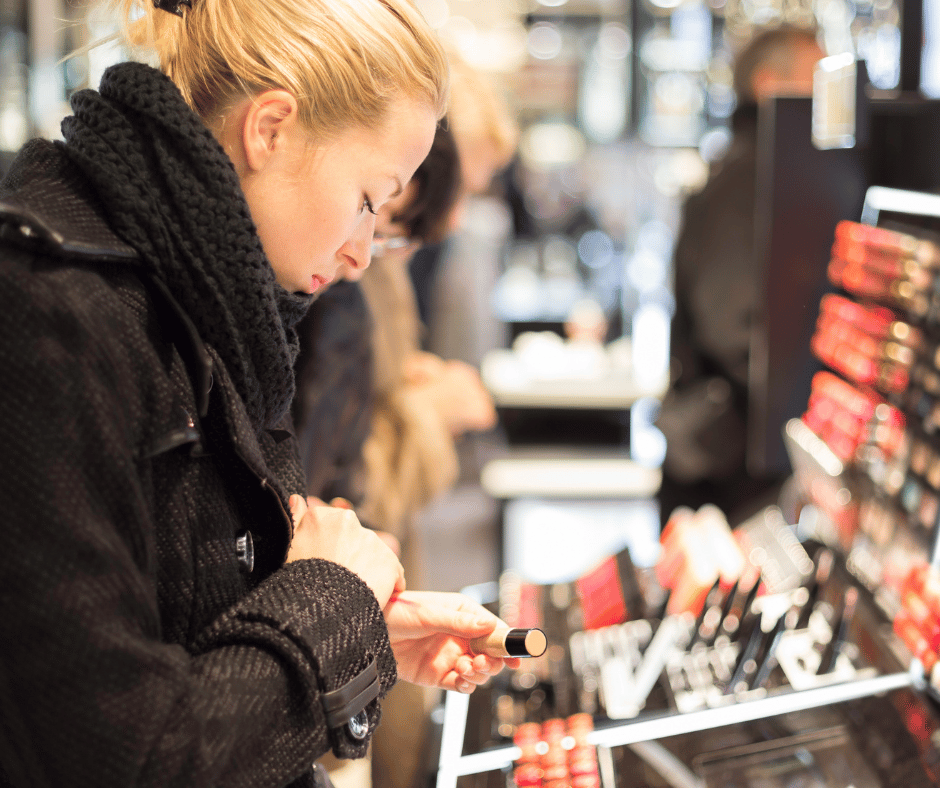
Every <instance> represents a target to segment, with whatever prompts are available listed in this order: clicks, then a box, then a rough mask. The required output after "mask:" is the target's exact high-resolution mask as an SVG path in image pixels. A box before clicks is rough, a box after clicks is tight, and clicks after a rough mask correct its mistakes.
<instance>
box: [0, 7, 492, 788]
mask: <svg viewBox="0 0 940 788" xmlns="http://www.w3.org/2000/svg"><path fill="white" fill-rule="evenodd" d="M157 2H158V4H159V6H160V7H153V6H150V5H149V4H147V3H144V4H143V5H141V6H139V7H137V6H136V5H135V4H134V2H133V0H124V6H125V7H124V9H123V10H124V14H125V18H126V19H128V20H130V19H134V20H135V21H134V22H128V26H127V30H128V35H129V37H130V39H131V40H132V41H133V42H134V43H136V44H140V45H144V46H149V47H151V48H152V49H155V50H156V52H157V55H158V59H159V62H160V69H159V70H157V69H153V68H150V67H148V66H145V65H142V64H139V63H128V64H122V65H120V66H116V67H114V68H112V69H110V70H109V71H108V72H107V73H106V74H105V76H104V78H103V80H102V83H101V86H100V89H99V90H98V91H91V90H87V91H82V92H80V93H78V94H77V95H76V96H75V97H74V99H73V102H72V107H73V111H74V114H73V115H72V116H70V117H69V118H67V119H66V120H65V121H64V123H63V133H64V137H65V139H64V142H61V143H51V142H47V141H41V140H37V141H33V142H32V143H30V144H28V145H27V146H26V148H24V150H23V151H22V152H21V154H20V156H19V157H18V159H17V160H16V162H15V163H14V165H13V167H12V168H11V171H10V173H9V174H8V177H7V178H6V180H5V181H4V182H3V183H2V184H0V369H2V379H3V386H0V412H2V413H3V419H2V421H0V446H2V449H0V458H2V459H0V462H2V465H0V467H2V472H3V481H2V483H0V510H2V511H3V513H4V527H5V540H6V545H5V549H4V568H3V573H2V577H0V598H2V601H3V603H4V615H3V617H2V624H0V628H2V629H0V640H2V642H3V648H2V649H0V708H2V713H3V717H2V718H3V722H4V731H3V746H2V747H0V783H2V784H12V785H68V786H91V785H94V786H101V785H113V786H122V788H126V787H127V786H139V785H146V786H159V785H186V786H215V785H225V786H240V785H244V786H252V787H253V788H258V787H259V786H283V785H288V784H290V785H312V784H314V781H315V777H314V773H313V772H312V769H311V764H312V763H313V761H314V759H315V758H317V757H319V756H320V755H322V754H323V753H325V752H326V751H328V750H332V751H333V752H334V753H335V754H337V755H339V756H341V757H357V756H361V755H363V754H364V753H365V751H366V748H367V746H368V742H369V738H370V736H371V733H372V730H373V729H374V727H375V725H376V724H377V722H378V718H379V713H380V712H379V698H380V697H381V696H382V695H384V693H385V692H387V690H388V689H389V688H390V686H391V685H392V684H393V683H394V681H395V679H396V673H397V675H398V676H400V677H403V678H405V679H408V680H410V681H415V682H419V683H423V684H429V685H433V686H439V687H445V688H449V689H458V690H462V691H464V692H470V691H472V689H473V687H474V686H475V685H476V684H479V683H482V682H483V681H485V680H486V678H487V677H488V676H489V675H490V674H493V673H495V672H497V671H498V670H499V669H500V668H501V667H503V665H504V664H505V663H504V661H502V660H497V659H490V658H487V657H483V656H477V657H474V656H473V655H472V654H471V653H470V652H469V649H468V643H467V641H468V639H469V638H472V637H475V636H478V635H480V634H485V633H488V632H490V631H492V629H493V628H494V627H495V626H496V624H497V620H496V619H495V617H493V616H492V615H491V614H489V613H487V612H486V611H484V610H483V609H482V608H479V607H478V606H475V605H473V604H471V603H470V602H469V601H467V600H465V599H463V598H462V597H459V596H457V595H431V594H421V593H418V592H411V591H406V590H405V581H404V577H403V573H402V569H401V565H400V564H399V562H398V560H397V558H396V557H395V555H394V554H393V553H392V552H391V551H390V550H389V549H388V548H387V547H386V546H385V545H384V544H383V543H382V542H381V540H379V539H378V537H376V536H375V534H374V533H373V532H370V531H367V530H365V529H363V528H362V527H361V526H360V524H359V523H358V521H357V520H356V518H355V516H354V515H353V514H352V513H351V512H348V511H344V510H338V509H332V508H330V507H325V506H322V505H320V504H319V502H318V501H316V500H313V499H311V500H309V501H305V500H304V499H303V498H302V497H301V496H299V495H295V494H292V493H295V492H299V491H302V490H303V479H302V476H301V474H300V473H299V467H298V463H297V461H296V451H295V447H294V443H293V439H292V438H291V435H290V431H289V429H288V424H289V422H288V419H287V416H288V407H289V404H290V400H291V397H292V395H293V390H294V383H293V378H292V375H291V363H292V360H293V356H294V352H295V346H296V336H295V333H294V328H293V327H294V325H295V323H296V321H297V320H298V319H299V318H300V317H301V316H302V314H303V312H304V311H305V309H306V308H307V306H309V303H310V301H311V300H312V298H313V297H314V296H315V295H316V293H317V292H318V291H319V290H321V289H322V288H323V287H325V286H326V285H327V283H328V282H329V281H330V280H331V279H332V278H333V277H334V276H335V275H336V272H337V270H338V269H339V268H340V267H341V266H347V267H352V268H364V267H365V266H367V265H368V264H369V254H370V244H371V242H372V234H373V229H374V222H375V212H376V211H377V210H378V209H379V207H380V206H381V205H383V204H384V203H385V202H387V201H389V200H391V199H393V198H394V197H395V196H396V195H397V194H399V193H400V192H401V191H402V190H403V189H404V188H405V187H406V185H407V183H408V181H409V179H410V178H411V175H412V173H413V172H414V171H415V169H416V168H417V166H418V164H419V163H420V162H421V160H422V159H423V158H424V156H425V154H426V153H427V151H428V148H429V147H430V145H431V140H432V136H433V134H434V127H435V123H436V121H437V118H438V117H439V116H440V115H441V113H442V109H443V106H444V102H445V99H446V90H447V85H446V81H447V77H446V66H445V61H444V58H443V56H442V54H441V52H440V49H439V47H438V44H437V43H436V41H435V40H434V38H433V36H432V34H431V33H430V31H429V30H428V28H427V27H426V25H425V23H424V22H423V20H422V19H421V17H420V16H419V15H418V14H417V13H416V11H415V10H414V9H413V7H412V6H411V4H410V3H409V2H407V0H272V2H264V3H254V2H248V0H192V2H191V5H190V4H189V3H185V4H179V5H177V4H175V3H174V2H173V0H157ZM396 662H397V670H396Z"/></svg>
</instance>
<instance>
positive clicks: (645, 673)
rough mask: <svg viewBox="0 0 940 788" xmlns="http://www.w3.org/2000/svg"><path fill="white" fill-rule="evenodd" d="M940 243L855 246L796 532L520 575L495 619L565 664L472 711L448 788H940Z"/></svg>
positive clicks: (833, 265) (840, 241) (732, 535)
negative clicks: (536, 636)
mask: <svg viewBox="0 0 940 788" xmlns="http://www.w3.org/2000/svg"><path fill="white" fill-rule="evenodd" d="M934 231H936V232H934ZM937 239H940V220H937V221H935V222H934V224H933V225H931V226H930V228H927V227H926V225H925V227H924V228H922V229H918V227H915V226H907V225H904V226H902V225H901V224H900V223H898V222H895V223H894V224H893V225H892V227H890V228H886V227H872V226H868V225H864V224H859V223H855V222H842V223H840V224H839V225H838V228H837V230H836V233H835V239H834V243H833V247H832V256H831V261H830V264H829V267H828V276H829V280H830V282H831V283H832V284H833V285H834V287H835V288H836V289H837V292H831V293H827V294H826V295H824V296H823V297H822V299H821V301H820V304H819V314H818V318H817V320H816V323H815V330H814V333H813V335H812V339H811V340H810V345H811V350H812V352H813V354H814V355H815V356H816V357H817V358H818V359H819V361H820V362H822V365H823V366H824V368H823V369H821V370H819V371H817V372H816V373H815V374H814V375H813V378H812V384H811V388H810V394H809V398H808V401H807V403H806V409H805V412H804V413H803V414H802V416H801V417H800V418H799V419H793V420H791V421H790V422H789V423H787V425H786V428H785V444H786V448H787V450H788V452H789V454H790V459H791V465H792V468H793V474H794V475H793V480H792V483H793V494H792V499H793V500H795V501H798V505H795V506H791V509H792V510H791V511H789V512H788V513H787V514H785V513H784V512H785V510H786V506H787V504H786V503H785V501H784V497H783V496H781V507H783V508H778V507H776V506H769V507H766V508H764V509H762V510H760V511H759V512H757V513H756V514H754V515H753V516H751V517H750V518H749V519H747V520H745V521H744V522H742V523H740V524H739V525H736V527H734V528H731V527H730V525H729V522H728V520H727V519H726V518H725V516H724V514H723V513H722V512H721V511H720V510H719V509H718V508H717V507H716V506H713V505H709V504H707V505H704V506H701V507H700V508H698V509H697V510H693V509H692V508H686V507H679V508H677V509H676V510H675V511H673V512H672V513H671V514H670V516H669V518H668V520H667V522H666V525H665V526H664V528H663V530H662V533H661V536H660V545H659V547H660V553H659V556H658V559H657V560H656V561H655V564H654V565H652V566H637V565H636V564H635V563H634V561H633V560H632V559H631V556H630V553H629V551H627V550H624V551H621V552H620V553H618V554H617V555H615V556H611V557H610V558H608V559H606V560H605V561H602V562H600V563H599V564H598V565H597V566H595V567H593V568H592V569H590V570H589V571H587V572H585V573H584V574H583V575H582V576H581V577H578V578H577V579H574V580H571V581H570V582H564V583H556V584H554V585H544V586H539V585H534V584H531V583H527V582H526V581H525V580H524V579H522V578H520V577H518V576H516V575H513V574H511V573H507V574H504V575H503V577H502V578H501V579H500V582H499V583H498V599H495V600H493V601H492V603H491V604H492V607H493V609H494V610H495V611H497V612H498V613H499V615H500V617H501V618H502V619H503V620H504V621H505V622H506V623H507V625H508V626H509V627H511V628H520V629H531V628H538V629H539V630H541V631H544V633H545V637H546V641H547V647H546V649H545V653H544V654H543V655H542V656H540V657H533V658H530V659H526V660H524V662H523V664H522V665H521V666H520V667H519V668H518V669H516V670H512V671H506V672H504V674H501V675H500V676H497V677H496V678H495V679H494V680H493V682H492V683H491V685H489V686H487V687H483V688H480V689H479V690H477V691H476V692H475V693H474V694H473V695H472V696H471V697H470V699H468V700H462V699H461V700H457V699H455V700H454V701H453V704H457V703H464V704H466V706H465V711H463V712H461V714H462V715H463V716H464V717H465V719H464V721H463V725H464V728H462V729H461V731H462V733H461V735H462V743H461V744H460V745H459V747H454V748H452V749H451V750H450V751H449V752H450V753H451V755H452V756H453V758H454V759H456V761H458V762H459V764H460V765H459V768H452V767H450V766H448V767H447V768H443V765H444V764H445V763H450V762H449V761H447V755H446V754H445V753H443V752H442V756H441V764H442V774H443V775H444V776H445V777H446V778H447V780H445V781H444V783H443V784H441V785H440V788H451V786H452V785H458V786H460V788H469V787H470V786H480V788H483V787H484V786H485V787H486V788H497V787H498V788H504V786H506V785H517V786H539V788H541V787H542V786H552V788H568V787H570V786H575V785H578V786H584V788H587V786H589V785H590V786H594V785H597V786H600V788H649V787H650V786H657V788H659V786H683V787H685V786H689V787H690V788H691V787H692V786H695V788H717V787H718V786H721V787H722V788H726V786H733V788H738V787H739V786H740V788H752V787H753V788H757V786H760V787H761V788H776V787H777V786H780V788H783V786H788V787H791V786H797V785H798V786H801V788H804V787H805V788H817V787H818V788H823V787H824V786H825V788H829V786H836V785H845V786H848V785H855V786H870V787H871V788H889V786H891V787H893V786H905V788H908V787H910V786H913V787H914V788H926V787H927V786H935V785H940V545H938V523H940V246H938V245H937V243H936V242H937ZM791 515H792V518H793V519H790V520H788V519H787V518H788V517H790V516H791ZM797 521H798V522H797ZM445 716H446V715H445ZM575 719H577V720H583V722H581V723H579V724H580V725H583V726H584V727H583V728H580V729H579V730H580V731H581V734H580V735H582V736H583V741H581V740H580V739H578V734H576V733H575V732H574V731H573V730H572V720H575ZM587 722H590V726H588V725H587V724H586V723H587ZM446 738H447V730H446V726H445V733H444V739H446ZM584 748H587V749H584ZM582 749H584V752H583V754H582V753H581V751H582ZM573 753H579V755H578V756H577V757H575V756H574V755H573ZM574 761H577V762H578V763H579V764H583V765H579V767H578V768H579V769H580V770H581V771H579V772H578V773H576V772H575V770H574V769H573V766H572V764H573V762H574ZM448 780H453V782H449V781H448Z"/></svg>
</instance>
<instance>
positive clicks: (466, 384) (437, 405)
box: [412, 360, 497, 436]
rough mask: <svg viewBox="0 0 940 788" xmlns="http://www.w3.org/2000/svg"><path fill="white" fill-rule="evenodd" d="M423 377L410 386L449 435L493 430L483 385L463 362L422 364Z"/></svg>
mask: <svg viewBox="0 0 940 788" xmlns="http://www.w3.org/2000/svg"><path fill="white" fill-rule="evenodd" d="M423 370H424V374H423V375H422V376H415V378H414V380H415V381H416V382H414V383H413V384H412V385H413V386H414V388H415V389H416V390H418V391H424V392H425V393H426V394H427V396H428V397H429V400H430V403H431V407H433V408H434V410H435V411H436V412H437V413H438V415H439V416H440V417H441V419H442V420H443V422H444V423H445V424H446V425H447V428H448V430H449V431H450V433H451V435H454V436H457V435H463V434H464V433H465V432H469V431H477V432H482V431H485V430H489V429H492V428H493V427H495V426H496V421H497V416H496V407H495V406H494V405H493V398H492V397H491V396H490V394H489V392H488V391H487V390H486V388H485V387H484V385H483V381H482V380H481V379H480V373H479V372H477V370H476V369H475V368H473V367H472V366H470V365H469V364H466V363H464V362H463V361H440V360H439V361H438V363H437V364H436V365H435V364H432V363H428V364H425V365H424V367H423Z"/></svg>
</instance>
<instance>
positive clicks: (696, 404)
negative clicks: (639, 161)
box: [657, 104, 765, 516]
mask: <svg viewBox="0 0 940 788" xmlns="http://www.w3.org/2000/svg"><path fill="white" fill-rule="evenodd" d="M732 128H733V134H734V136H733V141H732V144H731V146H730V148H729V150H728V152H727V153H726V155H725V156H724V157H723V158H722V159H721V161H719V162H717V163H716V164H715V165H713V171H712V174H711V176H710V177H709V179H708V182H707V183H706V185H705V187H704V188H703V189H702V190H701V191H700V192H699V193H697V194H695V195H692V196H691V197H689V199H688V200H687V201H686V203H685V205H684V208H683V215H682V222H681V227H680V233H679V238H678V240H677V244H676V250H675V258H674V264H675V296H676V312H675V315H674V317H673V322H672V336H671V355H672V358H673V367H674V368H673V382H672V386H671V388H670V390H669V392H668V393H667V395H666V397H665V398H664V401H663V403H662V409H661V411H660V415H659V418H658V420H657V425H658V426H659V428H660V429H661V430H662V431H663V433H664V434H665V435H666V439H667V442H668V443H667V445H668V448H667V453H666V460H665V463H664V468H663V470H664V482H663V493H662V496H661V505H662V508H663V510H664V511H663V514H664V516H666V515H668V514H669V512H670V511H671V509H672V508H673V507H674V506H676V505H680V504H685V505H689V506H700V505H701V504H703V503H707V502H711V503H715V504H717V505H718V506H719V507H720V508H722V509H723V510H725V511H726V512H731V511H733V510H734V509H735V508H737V507H738V506H739V505H743V504H744V503H746V502H747V501H748V500H749V499H750V498H751V497H752V496H754V495H755V493H757V492H759V491H760V490H762V489H763V488H764V487H765V480H758V479H752V478H751V477H750V476H749V475H748V473H747V470H746V467H745V444H746V428H747V396H748V394H747V383H748V357H749V350H750V341H751V328H752V322H753V319H754V315H755V311H756V310H757V309H758V308H759V293H758V286H759V276H758V274H759V272H758V271H757V270H756V268H755V261H754V240H755V239H754V201H755V180H756V174H757V106H756V105H754V104H744V105H742V106H741V107H739V109H738V110H737V111H736V112H735V115H734V118H733V124H732Z"/></svg>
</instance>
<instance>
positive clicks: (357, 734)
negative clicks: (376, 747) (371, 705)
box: [346, 709, 369, 741]
mask: <svg viewBox="0 0 940 788" xmlns="http://www.w3.org/2000/svg"><path fill="white" fill-rule="evenodd" d="M346 727H347V728H349V735H350V736H352V737H353V738H354V739H356V740H357V741H362V740H363V739H364V738H365V737H366V736H368V735H369V717H368V716H367V715H366V710H365V709H363V710H362V711H360V712H359V713H358V714H357V715H356V716H355V717H351V718H350V720H349V722H347V723H346Z"/></svg>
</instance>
